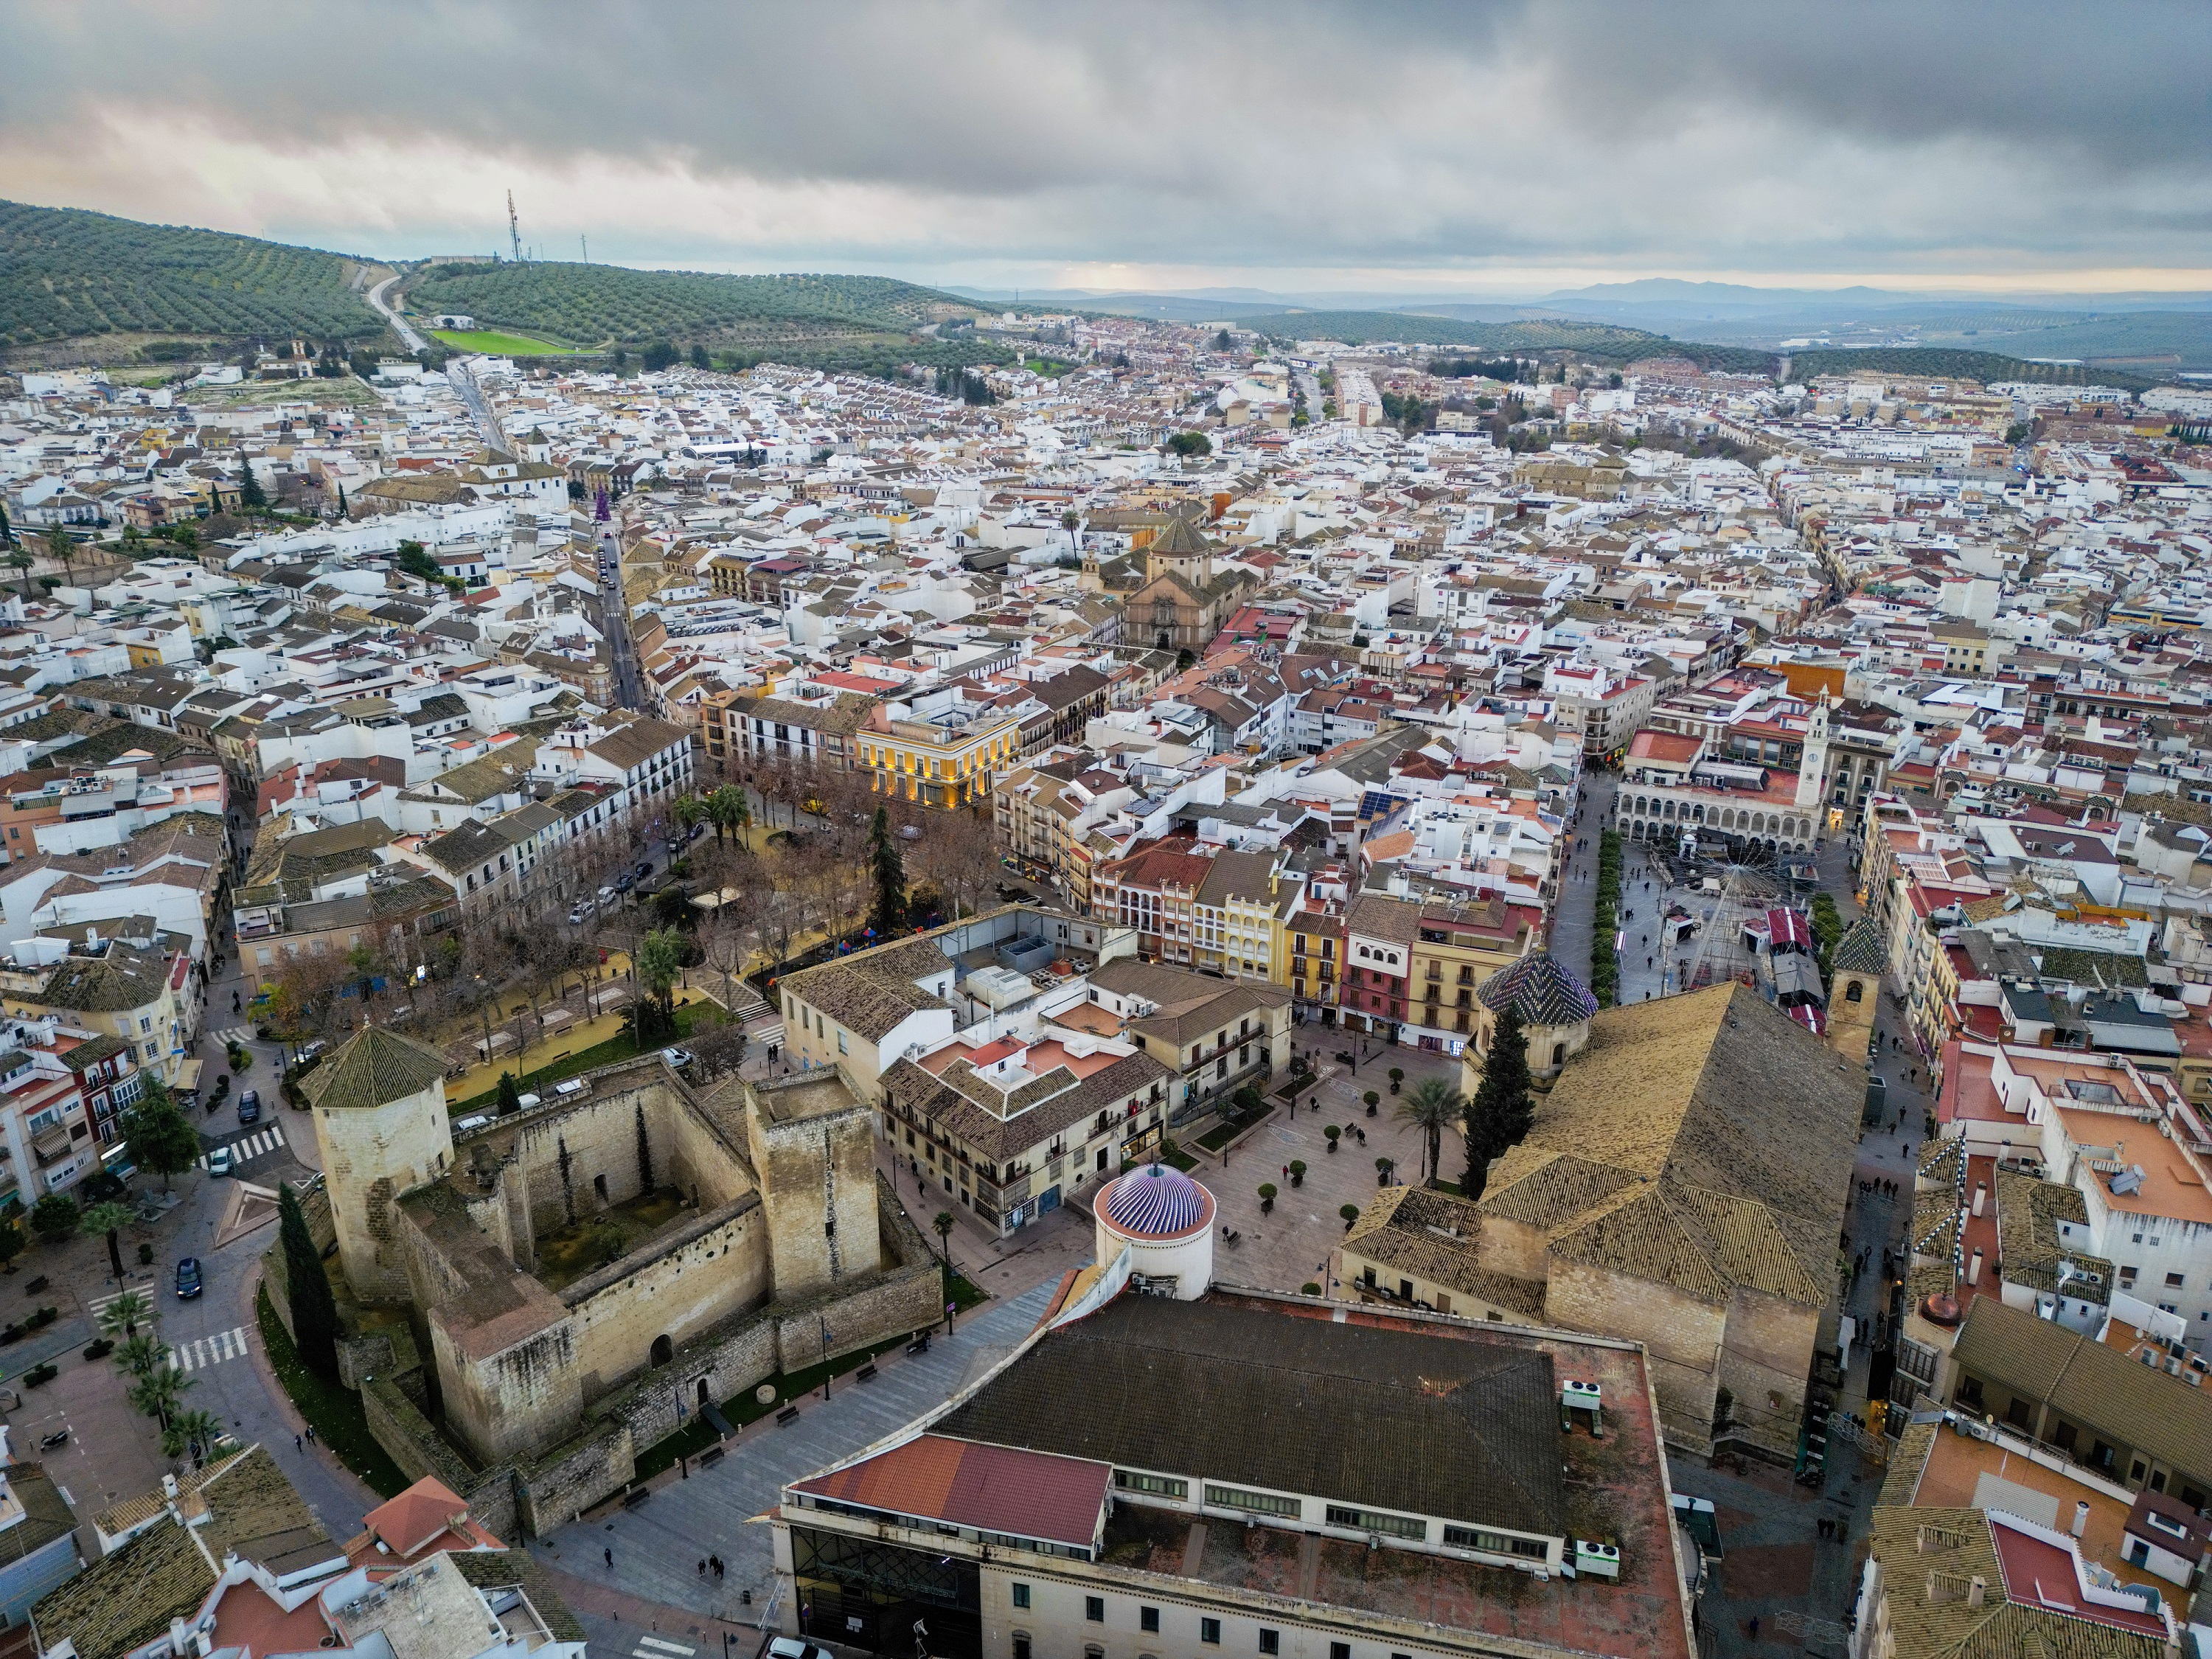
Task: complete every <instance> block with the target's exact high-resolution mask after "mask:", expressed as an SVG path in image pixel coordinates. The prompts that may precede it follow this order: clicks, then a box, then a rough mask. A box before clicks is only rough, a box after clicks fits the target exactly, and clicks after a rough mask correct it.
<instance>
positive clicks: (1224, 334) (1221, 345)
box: [1213, 329, 1237, 351]
mask: <svg viewBox="0 0 2212 1659" xmlns="http://www.w3.org/2000/svg"><path fill="white" fill-rule="evenodd" d="M1236 343H1237V342H1236V341H1235V340H1234V339H1233V338H1231V336H1230V332H1229V331H1228V330H1227V329H1223V330H1222V331H1220V332H1219V333H1218V334H1216V335H1215V336H1214V337H1213V349H1215V350H1216V351H1227V350H1228V349H1231V347H1232V346H1234V345H1235V344H1236Z"/></svg>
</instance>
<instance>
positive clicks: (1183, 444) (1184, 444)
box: [1168, 432, 1213, 455]
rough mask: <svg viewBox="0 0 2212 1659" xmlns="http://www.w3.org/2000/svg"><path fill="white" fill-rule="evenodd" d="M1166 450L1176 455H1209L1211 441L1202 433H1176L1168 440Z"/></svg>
mask: <svg viewBox="0 0 2212 1659" xmlns="http://www.w3.org/2000/svg"><path fill="white" fill-rule="evenodd" d="M1168 448H1169V450H1170V452H1171V453H1175V454H1177V455H1211V454H1212V453H1213V441H1212V439H1211V438H1208V437H1207V436H1206V434H1204V433H1203V432H1178V433H1176V435H1174V436H1173V437H1171V438H1170V439H1169V440H1168Z"/></svg>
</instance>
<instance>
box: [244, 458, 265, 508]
mask: <svg viewBox="0 0 2212 1659" xmlns="http://www.w3.org/2000/svg"><path fill="white" fill-rule="evenodd" d="M238 470H239V471H240V474H241V475H242V476H241V477H240V480H239V485H238V504H239V506H240V507H242V508H244V509H245V510H246V512H248V513H260V512H264V511H265V510H266V509H267V507H268V506H269V496H268V494H267V492H265V491H264V489H262V488H261V480H260V479H258V478H257V477H254V476H253V463H252V462H251V461H242V462H240V464H239V469H238Z"/></svg>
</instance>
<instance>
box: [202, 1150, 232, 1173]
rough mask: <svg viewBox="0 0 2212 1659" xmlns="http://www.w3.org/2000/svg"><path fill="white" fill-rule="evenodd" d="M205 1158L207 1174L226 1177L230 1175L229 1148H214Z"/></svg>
mask: <svg viewBox="0 0 2212 1659" xmlns="http://www.w3.org/2000/svg"><path fill="white" fill-rule="evenodd" d="M207 1158H208V1173H209V1174H210V1175H211V1176H227V1175H228V1174H229V1173H230V1148H229V1147H228V1146H218V1147H216V1149H215V1150H214V1151H213V1152H210V1153H209V1154H208V1155H207Z"/></svg>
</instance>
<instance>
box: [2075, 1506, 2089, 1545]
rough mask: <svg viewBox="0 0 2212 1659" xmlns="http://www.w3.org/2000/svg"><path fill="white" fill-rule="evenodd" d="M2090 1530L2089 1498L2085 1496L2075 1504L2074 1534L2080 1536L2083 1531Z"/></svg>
mask: <svg viewBox="0 0 2212 1659" xmlns="http://www.w3.org/2000/svg"><path fill="white" fill-rule="evenodd" d="M2088 1530H2089V1500H2088V1499H2087V1498H2083V1499H2082V1500H2081V1502H2080V1503H2078V1504H2075V1506H2074V1525H2073V1528H2072V1531H2073V1534H2074V1535H2075V1537H2076V1538H2079V1537H2080V1536H2081V1534H2083V1533H2085V1532H2087V1531H2088Z"/></svg>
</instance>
